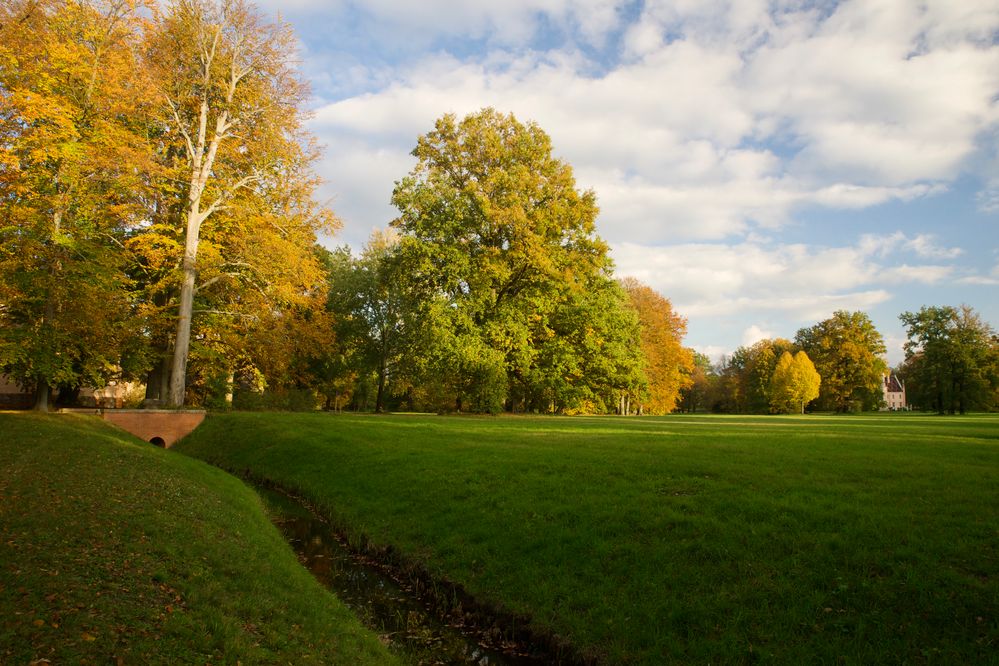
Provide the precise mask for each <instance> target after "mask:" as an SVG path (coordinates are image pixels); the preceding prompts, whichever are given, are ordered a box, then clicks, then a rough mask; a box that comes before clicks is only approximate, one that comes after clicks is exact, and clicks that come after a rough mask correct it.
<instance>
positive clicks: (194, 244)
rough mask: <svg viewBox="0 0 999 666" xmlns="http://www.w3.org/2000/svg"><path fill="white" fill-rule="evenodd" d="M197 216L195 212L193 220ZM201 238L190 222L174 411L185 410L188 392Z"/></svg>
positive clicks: (172, 399)
mask: <svg viewBox="0 0 999 666" xmlns="http://www.w3.org/2000/svg"><path fill="white" fill-rule="evenodd" d="M196 215H197V213H195V212H194V211H191V216H192V217H193V216H196ZM197 254H198V238H197V231H195V232H193V233H192V229H191V223H190V221H189V222H188V231H187V244H186V247H185V250H184V281H183V282H182V283H181V286H180V305H179V309H178V312H177V335H176V338H175V342H174V346H173V362H172V363H171V365H170V398H169V404H170V406H171V407H183V406H184V392H185V389H186V388H187V356H188V352H189V351H190V346H191V315H192V313H193V310H194V280H195V278H196V277H197Z"/></svg>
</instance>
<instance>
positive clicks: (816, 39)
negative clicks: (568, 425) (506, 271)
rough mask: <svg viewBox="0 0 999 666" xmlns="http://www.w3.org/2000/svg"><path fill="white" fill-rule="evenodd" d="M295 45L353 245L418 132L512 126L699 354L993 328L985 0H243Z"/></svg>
mask: <svg viewBox="0 0 999 666" xmlns="http://www.w3.org/2000/svg"><path fill="white" fill-rule="evenodd" d="M260 6H261V7H262V8H263V9H265V10H266V11H268V12H271V13H273V14H274V15H278V13H279V12H280V16H281V17H282V18H283V19H284V20H286V21H288V22H290V23H291V24H292V25H293V26H294V28H295V30H296V32H297V34H298V37H299V40H300V44H299V54H298V58H299V59H300V66H301V69H302V72H303V73H304V75H305V77H306V78H307V79H308V80H309V81H310V82H311V85H312V91H313V95H314V98H313V99H312V102H311V107H312V109H313V111H314V116H313V118H312V120H311V121H310V128H311V130H312V131H313V132H314V133H315V134H316V136H317V137H318V138H319V140H320V142H321V143H322V144H323V145H324V147H325V151H324V156H323V158H322V159H321V161H320V163H319V164H318V171H319V174H320V175H321V176H322V177H323V178H324V179H325V181H326V184H325V185H324V186H323V189H322V191H321V196H322V197H323V198H324V199H327V200H328V203H329V204H330V205H331V207H332V208H333V210H334V211H335V212H336V213H337V215H338V216H339V217H340V219H341V220H342V222H343V228H342V230H341V231H340V232H338V234H337V235H336V236H335V237H334V238H332V239H326V241H325V242H326V244H327V245H330V246H335V245H340V244H348V245H350V246H351V247H353V248H355V249H360V248H361V247H362V246H363V245H364V243H365V241H366V239H367V238H368V236H369V235H370V234H371V232H372V231H373V230H374V229H377V228H384V227H385V226H387V225H388V223H389V222H390V221H391V220H392V219H393V218H394V217H395V216H396V214H397V211H395V209H393V208H392V206H391V205H390V203H389V200H390V197H391V193H392V188H393V186H394V184H395V182H396V181H398V180H400V179H402V178H403V177H404V176H405V175H406V174H407V173H408V172H409V171H410V169H411V168H412V167H413V165H414V164H415V160H414V158H413V157H411V155H410V151H412V149H413V148H414V147H415V145H416V139H417V137H418V136H419V135H421V134H425V133H426V132H428V131H430V130H431V129H432V128H433V124H434V121H435V120H436V119H437V118H439V117H440V116H442V115H444V114H446V113H454V114H457V115H458V116H459V117H460V116H463V115H465V114H468V113H472V112H475V111H477V110H479V109H481V108H483V107H487V106H491V107H495V108H496V109H498V110H499V111H502V112H504V113H505V112H512V113H513V114H514V115H516V117H517V118H518V119H519V120H521V121H524V122H526V121H534V122H536V123H537V124H538V125H539V126H540V127H541V128H542V129H544V130H545V131H546V132H547V133H548V134H549V135H550V136H551V138H552V143H553V146H554V152H555V154H556V156H558V157H559V158H561V159H563V160H564V161H566V162H567V163H569V164H570V165H571V166H572V167H573V170H574V172H575V175H576V181H577V185H578V186H579V188H581V189H592V190H594V192H595V193H596V195H597V200H598V203H599V205H600V210H601V212H600V216H599V218H598V221H597V233H598V234H599V235H600V236H601V237H602V238H604V239H605V240H606V241H607V242H608V243H609V244H610V247H611V255H612V257H613V259H614V262H615V265H616V274H617V275H619V276H621V277H624V276H634V277H636V278H638V279H639V280H641V281H642V282H644V283H646V284H648V285H649V286H651V287H653V288H654V289H656V290H657V291H658V292H660V293H661V294H662V295H664V296H666V297H667V298H669V299H670V301H671V302H672V304H673V307H674V309H675V310H676V311H677V312H679V313H680V314H681V315H683V316H685V317H686V318H687V320H688V325H687V336H686V338H685V340H684V343H685V344H686V345H687V346H690V347H693V348H694V349H696V350H698V351H700V352H703V353H706V354H708V355H709V356H711V357H712V358H713V359H715V360H717V359H718V358H719V357H720V356H721V355H722V354H728V353H731V352H732V351H733V350H734V349H736V348H737V347H739V346H741V345H748V344H752V343H753V342H756V341H757V340H760V339H762V338H766V337H784V338H793V337H794V335H795V333H796V332H797V331H798V329H800V328H803V327H807V326H811V325H813V324H815V323H817V322H819V321H821V320H823V319H825V318H827V317H829V316H831V315H832V313H833V312H834V311H836V310H850V311H854V310H861V311H864V312H866V313H867V314H868V315H869V316H870V317H871V319H872V320H873V322H874V324H875V325H876V326H877V328H878V330H879V331H880V332H881V333H882V335H883V336H884V338H885V341H886V344H887V346H888V355H887V356H888V361H889V362H890V363H891V364H897V363H899V362H900V361H901V360H902V358H903V352H902V344H903V343H904V341H905V330H904V327H903V326H902V324H901V322H900V321H899V319H898V315H899V314H900V313H902V312H905V311H917V310H918V309H919V308H920V307H922V306H924V305H954V306H957V305H960V304H968V305H970V306H972V307H973V308H974V309H975V310H976V311H978V312H979V313H980V314H981V315H982V316H983V317H984V318H985V319H986V321H988V322H990V323H991V324H992V325H993V326H996V327H999V3H997V2H996V1H995V0H959V1H957V0H922V1H919V2H917V1H916V0H862V1H845V2H833V1H825V0H733V1H729V2H725V1H722V0H670V1H659V0H646V1H644V2H642V1H640V0H639V1H614V0H505V1H504V2H496V1H495V0H483V1H480V0H465V1H462V2H457V1H452V0H422V1H421V2H408V1H400V0H367V1H366V2H355V1H353V0H283V1H278V0H264V1H263V2H261V3H260Z"/></svg>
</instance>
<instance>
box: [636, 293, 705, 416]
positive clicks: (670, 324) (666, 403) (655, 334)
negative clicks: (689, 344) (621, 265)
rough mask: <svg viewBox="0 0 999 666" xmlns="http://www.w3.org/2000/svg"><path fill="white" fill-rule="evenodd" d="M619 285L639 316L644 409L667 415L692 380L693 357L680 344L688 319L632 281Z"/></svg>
mask: <svg viewBox="0 0 999 666" xmlns="http://www.w3.org/2000/svg"><path fill="white" fill-rule="evenodd" d="M620 283H621V286H622V288H623V289H624V291H625V293H627V294H628V302H629V304H630V306H631V308H632V309H634V310H635V312H636V313H637V314H638V321H639V325H640V328H641V346H642V356H643V357H644V370H645V377H646V379H647V380H648V399H647V400H646V401H645V404H644V410H645V411H647V412H648V413H650V414H669V413H670V412H672V411H673V410H674V409H675V408H676V405H677V401H678V400H679V397H680V392H681V391H682V390H683V389H684V388H686V387H687V386H689V385H690V383H691V381H692V380H691V377H690V373H691V371H692V370H693V367H694V364H693V357H692V355H691V352H690V350H689V349H687V348H685V347H684V346H683V345H682V340H683V336H684V334H685V333H686V332H687V320H686V319H684V318H683V317H681V316H680V315H678V314H676V313H675V312H673V306H672V304H671V303H670V302H669V300H668V299H666V298H664V297H663V296H661V295H660V294H658V293H656V292H655V291H654V290H653V289H652V288H651V287H648V286H646V285H644V284H642V283H641V282H639V281H638V280H636V279H635V278H624V279H623V280H621V281H620Z"/></svg>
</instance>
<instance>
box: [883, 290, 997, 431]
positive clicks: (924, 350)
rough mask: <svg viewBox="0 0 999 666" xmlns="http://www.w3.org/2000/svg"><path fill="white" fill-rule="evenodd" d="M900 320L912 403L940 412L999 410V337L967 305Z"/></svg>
mask: <svg viewBox="0 0 999 666" xmlns="http://www.w3.org/2000/svg"><path fill="white" fill-rule="evenodd" d="M899 318H900V319H901V320H902V323H903V324H905V327H906V332H907V334H908V341H907V342H906V343H905V354H906V360H905V364H904V366H903V374H904V376H905V379H906V389H907V393H906V395H907V398H908V399H909V401H910V402H913V403H914V404H917V405H919V406H921V407H923V408H924V409H926V408H929V409H933V410H935V411H937V412H939V413H941V414H943V413H951V414H955V413H961V414H963V413H965V412H966V411H968V410H972V409H995V408H997V407H999V405H997V404H996V397H997V389H999V338H997V336H996V332H995V329H993V328H992V326H991V325H990V324H988V323H987V322H985V321H984V320H983V319H982V318H981V316H980V315H979V314H978V313H976V312H975V311H974V310H973V309H972V308H970V307H969V306H967V305H962V306H961V307H960V308H955V307H950V306H944V307H923V308H920V310H919V312H915V313H914V312H904V313H902V314H901V315H900V316H899Z"/></svg>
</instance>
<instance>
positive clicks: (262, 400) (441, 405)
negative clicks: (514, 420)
mask: <svg viewBox="0 0 999 666" xmlns="http://www.w3.org/2000/svg"><path fill="white" fill-rule="evenodd" d="M294 43H295V37H294V34H293V33H292V31H291V29H290V27H289V26H288V25H287V24H285V23H283V22H281V21H280V20H278V21H272V20H271V19H269V18H267V17H266V16H265V15H263V14H262V13H260V12H259V11H258V10H257V9H255V8H254V7H253V6H252V5H250V4H248V3H246V2H243V1H242V0H174V1H173V2H169V3H166V4H161V3H157V2H150V3H147V4H143V3H135V2H132V1H126V0H91V1H89V2H67V1H66V0H12V1H10V2H5V3H2V4H0V374H4V375H6V376H8V377H10V378H12V379H14V380H15V381H17V382H19V383H20V384H21V385H22V386H23V387H26V388H28V389H30V390H32V391H34V393H35V395H36V406H37V407H38V408H40V409H45V408H47V407H48V404H49V401H50V398H51V397H52V396H55V397H56V399H57V400H58V401H60V402H64V403H72V402H73V401H74V399H75V397H76V395H77V394H78V392H79V391H80V389H81V387H100V386H103V385H105V384H106V383H107V382H112V381H116V382H124V381H129V380H136V381H139V382H141V383H142V384H143V385H145V387H146V388H145V398H146V400H147V404H150V405H161V404H162V405H169V406H182V405H200V406H207V407H213V408H226V407H229V406H233V407H236V408H275V409H314V408H316V407H322V406H325V407H326V408H329V409H358V410H373V411H385V410H393V409H407V410H429V411H473V412H489V413H496V412H500V411H510V412H530V413H564V414H573V413H620V414H665V413H669V412H671V411H673V410H674V409H676V408H677V406H678V404H679V405H680V406H681V407H682V408H683V409H688V410H713V411H728V412H768V411H777V412H785V411H802V410H803V409H805V408H812V409H823V410H836V411H850V410H855V409H871V408H874V407H876V406H878V404H879V401H880V382H881V377H882V373H883V372H884V370H885V367H884V363H883V362H882V361H881V360H880V359H881V357H882V355H883V354H884V351H885V349H884V342H883V340H882V339H881V336H880V334H879V333H878V332H877V331H876V330H875V329H874V327H873V325H872V324H871V322H870V321H869V319H867V317H866V315H863V314H862V313H843V312H841V313H836V314H835V315H834V316H833V317H832V318H831V319H829V320H827V321H825V322H822V323H820V324H817V325H816V326H814V327H811V328H808V329H802V331H799V332H798V335H797V336H796V338H795V340H794V341H793V342H792V341H788V340H766V341H763V342H760V343H757V344H756V345H753V346H752V347H747V348H743V349H739V350H737V351H736V352H735V353H734V354H733V355H732V356H731V357H728V358H726V359H725V360H724V361H723V363H722V364H721V365H720V366H719V367H712V366H711V364H710V363H709V362H708V361H707V359H705V358H704V357H701V356H697V355H695V354H694V353H693V352H692V351H691V350H689V349H686V348H684V347H683V345H682V338H683V336H684V334H685V330H686V321H685V320H684V319H683V318H682V317H680V316H679V315H677V314H676V313H675V312H674V311H673V309H672V306H671V304H670V302H669V301H668V300H667V299H666V298H664V297H663V296H662V295H660V294H657V293H656V292H655V291H653V290H652V289H650V288H649V287H647V286H645V285H643V284H641V283H640V282H638V281H636V280H634V279H625V280H617V279H615V277H614V274H613V266H612V263H611V261H610V258H609V256H608V248H607V245H606V243H605V242H604V241H603V240H602V239H600V238H599V237H598V236H597V235H596V233H595V231H594V229H595V221H596V216H597V212H598V211H597V205H596V197H595V195H594V193H593V192H591V191H582V190H580V189H578V188H577V186H576V183H575V179H574V177H573V173H572V168H571V167H570V166H569V165H568V164H566V163H565V162H563V161H561V160H559V159H558V158H557V157H555V156H554V155H553V154H552V147H551V142H550V139H549V137H548V136H547V135H546V134H545V132H544V131H542V129H541V128H540V127H538V126H537V125H535V124H533V123H521V122H519V121H518V120H517V119H516V118H514V117H513V116H512V115H504V114H502V113H499V112H497V111H495V110H492V109H485V110H483V111H481V112H478V113H475V114H471V115H469V116H467V117H465V118H462V119H458V118H456V117H454V116H451V115H447V116H444V117H442V118H441V119H439V120H438V121H437V122H436V124H435V126H434V128H433V129H432V130H431V131H430V132H428V133H427V134H425V135H424V136H421V137H419V138H418V140H417V145H416V148H415V149H414V151H413V155H414V157H415V158H416V160H417V163H416V166H415V167H414V168H413V170H412V171H411V172H410V173H409V174H408V175H406V176H405V177H403V178H402V179H401V180H399V181H398V182H397V183H396V187H395V190H394V192H393V194H392V203H393V204H394V205H395V206H396V208H397V209H398V211H399V215H398V217H397V218H396V219H395V220H393V221H391V223H390V224H389V226H388V228H387V229H386V230H385V231H382V232H379V233H376V234H375V235H373V236H372V238H371V239H370V240H369V242H368V244H367V245H366V247H365V248H364V249H363V251H362V252H360V253H359V254H358V255H355V254H354V253H352V252H351V251H350V250H349V249H347V248H341V249H338V250H335V251H332V252H331V251H329V250H327V249H325V248H323V247H321V246H320V245H318V244H317V238H318V237H319V235H320V234H330V233H333V232H334V231H335V229H336V228H337V227H338V226H339V223H338V221H337V220H336V218H335V216H334V215H333V213H332V212H331V211H330V210H328V209H327V208H326V207H324V206H323V205H321V204H319V203H318V202H317V200H316V188H317V186H318V184H319V181H318V179H317V178H316V176H315V174H314V171H313V165H314V164H315V162H316V160H317V159H318V157H319V155H320V153H319V150H318V148H317V146H316V144H315V140H314V137H312V136H311V135H310V134H309V133H308V132H307V131H306V130H305V121H306V119H307V112H306V110H305V102H306V100H307V98H308V87H307V86H306V84H305V82H304V81H303V80H302V78H301V76H300V74H299V73H298V71H297V70H296V68H295V63H294V55H295V49H294ZM903 320H904V321H905V322H906V324H907V326H909V332H910V343H909V347H908V348H907V349H908V352H907V353H908V360H907V361H906V364H905V366H904V367H903V368H901V369H900V373H901V374H902V375H903V377H904V378H905V379H906V380H907V382H908V388H909V396H910V401H911V402H914V403H915V404H917V405H919V406H922V407H925V408H929V409H937V410H941V411H964V410H967V409H979V408H993V407H994V406H995V404H996V398H995V387H996V385H997V381H996V336H995V333H994V331H993V330H992V329H991V328H990V327H989V326H988V325H987V324H985V323H984V322H982V321H981V320H980V319H979V318H978V317H977V315H975V313H974V312H972V311H971V310H970V309H968V308H963V309H954V308H924V310H922V311H920V312H919V313H916V314H911V313H906V314H905V315H903ZM816 393H817V394H816Z"/></svg>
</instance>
